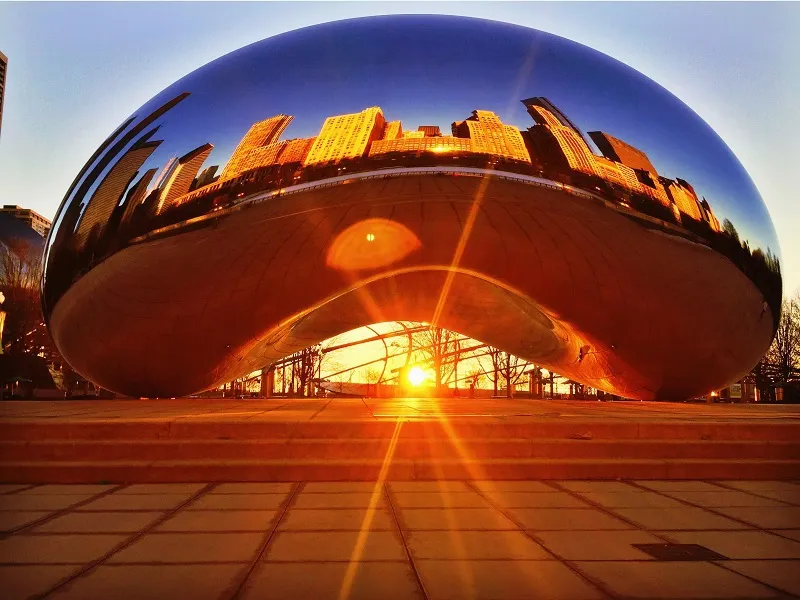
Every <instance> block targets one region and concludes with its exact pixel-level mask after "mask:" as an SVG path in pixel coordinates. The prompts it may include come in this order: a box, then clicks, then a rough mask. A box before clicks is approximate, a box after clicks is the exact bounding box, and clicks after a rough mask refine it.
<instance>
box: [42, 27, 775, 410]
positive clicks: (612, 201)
mask: <svg viewBox="0 0 800 600" xmlns="http://www.w3.org/2000/svg"><path fill="white" fill-rule="evenodd" d="M45 261H46V262H45V275H44V278H43V281H42V293H43V304H44V312H45V315H46V320H47V323H48V326H49V328H50V331H51V333H52V336H53V339H54V341H55V343H56V345H57V347H58V348H59V350H60V351H61V352H62V354H63V356H64V357H65V359H66V360H67V361H68V362H69V363H70V364H71V365H72V366H73V367H74V368H75V370H77V371H78V372H80V373H81V374H83V375H84V376H86V377H88V378H90V379H92V380H93V381H95V382H97V383H98V384H100V385H101V386H103V387H106V388H109V389H111V390H114V391H116V392H120V393H124V394H128V395H133V396H177V395H183V394H189V393H193V392H197V391H201V390H204V389H208V388H211V387H213V386H215V385H218V384H220V383H222V382H225V381H230V380H231V379H233V378H236V377H239V376H241V375H243V374H246V373H249V372H252V371H254V370H256V369H259V368H262V367H265V366H268V365H269V364H271V363H273V362H275V361H277V360H279V359H280V358H282V357H284V356H287V355H289V354H291V353H293V352H296V351H298V350H299V349H301V348H304V347H306V346H308V345H311V344H313V343H317V342H319V341H321V340H323V339H326V338H328V337H331V336H333V335H335V334H338V333H341V332H344V331H348V330H351V329H354V328H356V327H358V326H361V325H366V324H371V323H376V322H382V321H391V320H408V321H424V322H429V323H435V324H436V325H440V326H442V327H445V328H448V329H452V330H454V331H457V332H459V333H462V334H464V335H467V336H470V337H472V338H475V339H478V340H481V341H482V342H485V343H490V344H492V345H494V346H497V347H499V348H501V349H503V350H506V351H508V352H510V353H513V354H516V355H518V356H520V357H523V358H525V359H527V360H530V361H533V362H535V363H536V364H538V365H541V366H543V367H546V368H548V369H552V370H554V371H556V372H558V373H560V374H562V375H565V376H567V377H569V378H571V379H574V380H575V381H578V382H581V383H583V384H586V385H588V386H590V387H594V388H597V389H600V390H604V391H607V392H611V393H614V394H619V395H621V396H624V397H628V398H638V399H679V398H688V397H691V396H693V395H697V394H702V393H705V392H707V391H709V390H712V389H715V388H719V387H722V386H724V385H726V384H728V383H730V382H732V381H734V380H736V379H737V378H739V377H741V376H742V375H744V374H745V373H746V372H747V371H748V370H749V369H750V368H751V367H752V365H753V364H754V363H756V362H757V360H758V359H759V357H760V356H761V354H762V353H763V352H764V351H765V350H766V348H767V347H768V345H769V343H770V341H771V339H772V336H773V333H774V331H775V327H776V322H777V320H778V318H779V311H780V301H781V275H780V265H779V250H778V244H777V240H776V237H775V232H774V230H773V227H772V223H771V221H770V219H769V215H768V214H767V211H766V209H765V207H764V204H763V202H762V200H761V198H760V196H759V194H758V192H757V190H756V189H755V187H754V185H753V183H752V181H751V180H750V178H749V177H748V175H747V173H746V172H745V171H744V169H743V167H742V166H741V165H740V164H739V162H738V161H737V159H736V158H735V157H734V156H733V154H732V153H731V151H730V150H729V149H728V148H727V147H726V145H725V144H724V143H723V142H722V140H721V139H720V138H719V137H718V136H717V135H716V134H715V133H714V131H712V130H711V128H710V127H709V126H708V125H706V124H705V123H704V122H703V121H702V120H701V119H700V118H699V117H698V116H697V115H696V114H695V113H694V112H692V111H691V110H690V109H689V108H688V107H687V106H686V105H684V104H683V103H682V102H681V101H679V100H678V99H677V98H675V97H674V96H673V95H672V94H670V93H669V92H667V91H666V90H664V89H663V88H662V87H660V86H659V85H657V84H656V83H654V82H653V81H651V80H650V79H648V78H646V77H644V76H643V75H641V74H640V73H638V72H637V71H634V70H633V69H631V68H629V67H627V66H625V65H623V64H622V63H620V62H618V61H616V60H614V59H611V58H609V57H608V56H605V55H603V54H600V53H599V52H596V51H594V50H591V49H589V48H587V47H585V46H581V45H579V44H576V43H574V42H570V41H567V40H565V39H562V38H558V37H555V36H552V35H549V34H545V33H542V32H539V31H536V30H533V29H527V28H522V27H517V26H511V25H506V24H501V23H496V22H489V21H482V20H476V19H466V18H454V17H439V16H436V17H434V16H393V17H374V18H367V19H357V20H349V21H341V22H336V23H329V24H325V25H320V26H315V27H309V28H306V29H301V30H297V31H293V32H290V33H286V34H283V35H279V36H276V37H273V38H269V39H266V40H263V41H261V42H258V43H255V44H253V45H251V46H248V47H245V48H242V49H240V50H238V51H236V52H233V53H231V54H228V55H227V56H224V57H222V58H220V59H218V60H216V61H214V62H212V63H209V64H208V65H206V66H204V67H202V68H200V69H198V70H196V71H194V72H193V73H191V74H189V75H187V76H186V77H184V78H183V79H181V80H179V81H178V82H176V83H175V84H173V85H172V86H170V87H168V88H167V89H165V90H164V91H162V92H161V93H160V94H158V95H157V96H155V97H154V98H153V99H152V100H151V101H149V102H148V103H147V104H145V105H144V106H142V107H141V108H139V109H138V110H136V111H135V112H134V113H133V114H132V115H131V116H130V118H128V119H127V120H126V121H125V122H124V123H122V124H121V125H120V126H119V127H118V128H117V129H116V130H115V131H114V132H113V133H112V134H111V135H110V136H109V137H108V139H106V140H105V141H104V142H103V143H102V145H101V146H100V147H99V148H98V150H97V151H96V152H95V153H94V155H92V157H91V158H90V159H89V160H88V162H87V163H86V165H85V167H84V168H83V169H82V170H81V172H80V173H79V174H78V176H77V177H76V179H75V181H74V183H73V184H72V186H71V187H70V189H69V190H68V192H67V194H66V196H65V198H64V201H63V203H62V204H61V207H60V208H59V211H58V214H57V216H56V220H55V223H54V227H53V229H52V231H51V233H50V236H49V238H48V240H47V249H46V255H45Z"/></svg>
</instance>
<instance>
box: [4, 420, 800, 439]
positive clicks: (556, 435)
mask: <svg viewBox="0 0 800 600" xmlns="http://www.w3.org/2000/svg"><path fill="white" fill-rule="evenodd" d="M211 416H212V415H209V418H204V417H198V418H197V419H186V418H184V419H177V420H172V421H165V420H163V419H155V418H154V419H152V420H149V419H136V420H125V419H92V418H86V419H79V418H77V417H76V418H75V419H66V418H65V419H58V420H51V421H48V420H44V419H39V420H27V419H25V420H23V419H20V420H5V421H3V422H0V440H14V441H24V440H117V441H127V440H287V439H297V438H302V439H326V440H336V441H337V442H338V441H341V440H353V439H356V440H363V439H379V440H380V439H385V440H386V439H391V438H392V437H393V435H394V434H395V430H396V428H399V431H397V437H398V439H401V440H402V439H409V440H411V439H451V438H455V439H489V438H502V439H578V440H586V439H592V440H614V441H621V440H717V441H723V440H727V441H763V442H770V441H785V442H790V441H794V440H798V439H800V422H796V423H775V422H769V423H766V422H765V423H758V422H755V423H754V422H752V421H730V422H725V421H721V422H719V421H718V422H710V421H707V422H691V421H679V420H676V419H673V420H671V421H661V420H640V421H638V422H637V421H622V420H616V421H615V420H593V419H587V418H586V417H582V418H576V419H575V420H574V421H570V420H569V419H568V418H566V417H562V418H560V419H558V420H555V419H554V420H549V421H548V420H546V419H541V420H539V419H537V420H535V421H513V420H509V421H502V420H500V419H493V420H489V419H483V418H479V419H469V418H467V419H463V418H453V419H448V418H446V417H445V418H439V419H435V420H431V419H426V420H419V421H415V420H408V421H402V422H400V424H399V425H398V424H397V423H396V421H395V420H385V421H380V420H375V419H374V418H372V419H364V420H355V421H340V420H333V419H332V420H329V421H326V420H318V421H310V420H299V421H292V420H277V419H275V420H256V419H250V420H233V419H232V420H229V421H225V420H220V417H218V416H214V418H210V417H211ZM285 418H286V419H289V416H288V415H287V416H285Z"/></svg>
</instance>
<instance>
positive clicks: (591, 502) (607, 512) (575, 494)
mask: <svg viewBox="0 0 800 600" xmlns="http://www.w3.org/2000/svg"><path fill="white" fill-rule="evenodd" d="M618 481H619V482H620V483H631V482H630V481H627V480H618ZM552 484H553V485H554V486H557V487H558V489H559V490H561V491H563V492H567V493H568V494H569V495H570V496H572V497H573V498H576V499H578V500H581V501H582V502H586V504H589V505H591V506H592V507H593V508H595V509H597V510H599V511H600V512H602V513H603V514H605V515H607V516H609V517H612V518H614V519H616V520H618V521H622V522H623V523H627V524H628V525H630V526H632V527H634V528H636V529H638V530H639V531H645V532H647V533H649V534H650V535H652V536H654V537H657V538H659V539H661V540H664V541H665V542H668V543H670V544H671V543H674V542H673V541H672V540H671V539H669V538H668V537H667V536H665V535H663V534H660V533H657V532H656V531H650V530H649V529H646V528H644V527H642V526H641V525H639V524H638V523H636V522H635V521H631V520H630V519H628V518H626V517H623V516H622V515H618V514H616V513H614V512H612V511H611V510H610V507H608V506H603V505H602V504H600V503H599V502H595V501H594V500H591V499H589V498H586V497H584V496H581V495H580V493H579V492H576V491H573V490H570V489H568V488H565V487H562V486H560V485H559V484H558V483H557V482H555V481H553V482H552ZM582 531H590V530H588V529H587V530H582ZM661 531H663V530H661ZM691 531H694V530H691Z"/></svg>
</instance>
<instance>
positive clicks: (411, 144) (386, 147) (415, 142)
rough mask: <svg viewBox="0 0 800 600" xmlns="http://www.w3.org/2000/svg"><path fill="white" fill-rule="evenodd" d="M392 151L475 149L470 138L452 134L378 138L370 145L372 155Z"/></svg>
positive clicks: (458, 151)
mask: <svg viewBox="0 0 800 600" xmlns="http://www.w3.org/2000/svg"><path fill="white" fill-rule="evenodd" d="M392 152H436V153H467V152H474V150H473V144H472V140H471V139H470V138H461V137H453V136H451V135H445V136H439V137H426V136H420V137H401V138H397V139H395V140H376V141H374V142H372V144H371V145H370V147H369V155H370V156H381V155H383V154H390V153H392Z"/></svg>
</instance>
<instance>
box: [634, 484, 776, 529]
mask: <svg viewBox="0 0 800 600" xmlns="http://www.w3.org/2000/svg"><path fill="white" fill-rule="evenodd" d="M695 481H700V482H701V483H713V482H710V481H705V480H695ZM628 483H630V484H631V485H635V486H636V487H640V488H641V489H643V490H646V491H648V492H654V493H656V494H659V495H660V496H664V497H666V498H670V499H672V500H676V501H678V502H680V503H681V504H685V505H686V506H687V507H690V508H699V509H701V510H703V511H705V512H708V513H711V514H712V515H715V516H717V517H722V518H724V519H729V520H731V521H735V522H736V523H741V524H742V525H745V526H746V527H745V528H746V529H751V530H752V529H756V530H758V531H762V532H764V533H771V532H770V530H769V529H766V528H764V527H760V526H759V525H756V524H755V523H750V522H748V521H745V520H744V519H738V518H736V517H732V516H730V515H726V514H725V513H723V512H720V511H717V510H714V507H708V506H700V505H699V504H694V503H692V502H689V501H688V500H684V499H682V498H678V497H673V496H670V495H669V494H668V493H666V492H664V491H661V490H651V489H650V488H647V487H644V486H642V485H639V484H637V483H636V482H635V481H629V482H628ZM674 491H678V490H674ZM716 508H737V507H719V506H718V507H716ZM739 508H747V507H739ZM753 508H757V507H753ZM773 508H774V507H773ZM781 508H783V507H781ZM662 531H663V530H662ZM670 531H681V530H678V529H675V530H670ZM702 531H716V530H712V529H703V530H702ZM721 531H741V529H726V530H721Z"/></svg>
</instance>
